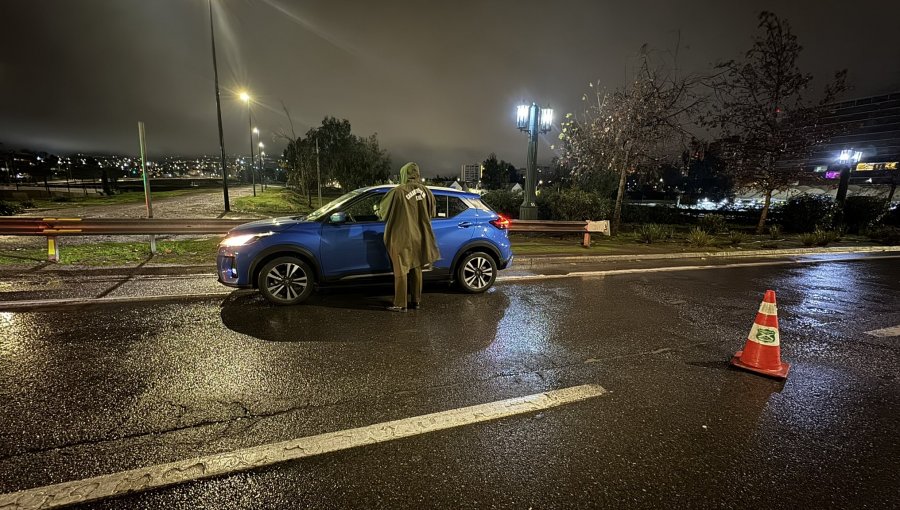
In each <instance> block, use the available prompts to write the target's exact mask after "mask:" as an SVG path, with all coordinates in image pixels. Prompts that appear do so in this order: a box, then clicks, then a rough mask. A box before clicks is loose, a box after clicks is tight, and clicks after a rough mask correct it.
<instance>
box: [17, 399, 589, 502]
mask: <svg viewBox="0 0 900 510" xmlns="http://www.w3.org/2000/svg"><path fill="white" fill-rule="evenodd" d="M604 394H606V390H605V389H603V387H601V386H599V385H597V384H585V385H582V386H572V387H569V388H563V389H559V390H552V391H547V392H544V393H537V394H534V395H528V396H525V397H517V398H510V399H506V400H499V401H497V402H490V403H487V404H479V405H474V406H469V407H461V408H458V409H451V410H448V411H441V412H437V413H432V414H425V415H422V416H413V417H411V418H404V419H401V420H395V421H388V422H384V423H376V424H374V425H368V426H366V427H359V428H355V429H348V430H341V431H337V432H328V433H325V434H319V435H316V436H308V437H302V438H299V439H292V440H289V441H283V442H280V443H272V444H267V445H262V446H255V447H252V448H245V449H243V450H236V451H233V452H226V453H220V454H216V455H209V456H205V457H196V458H193V459H187V460H182V461H177V462H170V463H168V464H160V465H156V466H149V467H143V468H138V469H132V470H130V471H122V472H119V473H113V474H109V475H103V476H97V477H94V478H87V479H84V480H76V481H72V482H65V483H60V484H56V485H48V486H45V487H37V488H35V489H28V490H24V491H19V492H14V493H9V494H0V509H2V510H14V509H15V510H31V509H43V508H58V507H61V506H65V505H72V504H76V503H84V502H87V501H96V500H98V499H103V498H109V497H115V496H121V495H124V494H128V493H133V492H139V491H145V490H149V489H154V488H160V487H166V486H169V485H176V484H180V483H185V482H189V481H193V480H200V479H203V478H211V477H214V476H223V475H228V474H231V473H236V472H240V471H247V470H250V469H257V468H260V467H264V466H271V465H273V464H278V463H281V462H285V461H289V460H297V459H303V458H307V457H312V456H316V455H322V454H325V453H330V452H336V451H339V450H346V449H349V448H355V447H358V446H365V445H370V444H375V443H382V442H385V441H393V440H395V439H401V438H405V437H411V436H417V435H420V434H427V433H430V432H436V431H439V430H446V429H451V428H456V427H462V426H465V425H472V424H475V423H482V422H486V421H491V420H497V419H500V418H507V417H510V416H515V415H519V414H525V413H533V412H535V411H541V410H544V409H549V408H552V407H558V406H562V405H566V404H572V403H575V402H580V401H582V400H587V399H590V398H595V397H599V396H602V395H604Z"/></svg>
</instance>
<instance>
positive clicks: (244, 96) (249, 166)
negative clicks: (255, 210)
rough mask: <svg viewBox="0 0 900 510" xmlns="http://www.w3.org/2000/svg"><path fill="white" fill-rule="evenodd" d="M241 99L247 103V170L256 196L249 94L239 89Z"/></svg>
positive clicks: (251, 114)
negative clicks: (248, 129) (248, 157)
mask: <svg viewBox="0 0 900 510" xmlns="http://www.w3.org/2000/svg"><path fill="white" fill-rule="evenodd" d="M239 97H240V98H241V101H243V102H245V103H247V125H248V126H249V127H250V159H248V160H247V170H250V178H251V179H252V180H253V196H254V197H255V196H256V173H255V172H253V160H254V159H256V158H254V157H253V112H251V111H250V99H251V98H250V94H248V93H247V91H241V93H240V96H239Z"/></svg>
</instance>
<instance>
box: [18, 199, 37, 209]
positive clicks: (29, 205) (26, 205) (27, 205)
mask: <svg viewBox="0 0 900 510" xmlns="http://www.w3.org/2000/svg"><path fill="white" fill-rule="evenodd" d="M19 205H20V206H21V207H22V208H23V209H34V208H35V205H34V200H32V199H30V198H26V199H25V200H22V201H20V202H19Z"/></svg>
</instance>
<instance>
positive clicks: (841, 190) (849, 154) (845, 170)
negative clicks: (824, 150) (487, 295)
mask: <svg viewBox="0 0 900 510" xmlns="http://www.w3.org/2000/svg"><path fill="white" fill-rule="evenodd" d="M860 159H862V152H860V151H854V150H853V149H849V150H842V151H841V155H840V156H838V161H840V162H841V163H842V164H844V165H846V166H844V167H842V168H841V180H840V182H839V183H838V190H837V195H836V196H835V198H834V201H835V202H836V203H838V204H839V205H840V206H841V207H843V206H844V202H845V201H846V200H847V188H849V187H850V172H852V171H853V170H854V167H856V164H857V163H859V160H860Z"/></svg>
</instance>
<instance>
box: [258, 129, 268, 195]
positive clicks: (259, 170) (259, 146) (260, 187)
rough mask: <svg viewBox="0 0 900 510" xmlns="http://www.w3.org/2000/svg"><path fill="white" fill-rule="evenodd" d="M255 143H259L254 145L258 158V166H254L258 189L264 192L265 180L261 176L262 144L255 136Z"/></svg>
mask: <svg viewBox="0 0 900 510" xmlns="http://www.w3.org/2000/svg"><path fill="white" fill-rule="evenodd" d="M256 141H257V142H259V143H257V144H256V155H257V156H259V164H258V165H257V166H256V171H257V172H259V189H260V190H262V191H265V190H266V178H265V176H264V175H263V148H264V147H265V145H263V143H262V142H260V141H259V136H258V135H257V137H256Z"/></svg>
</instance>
